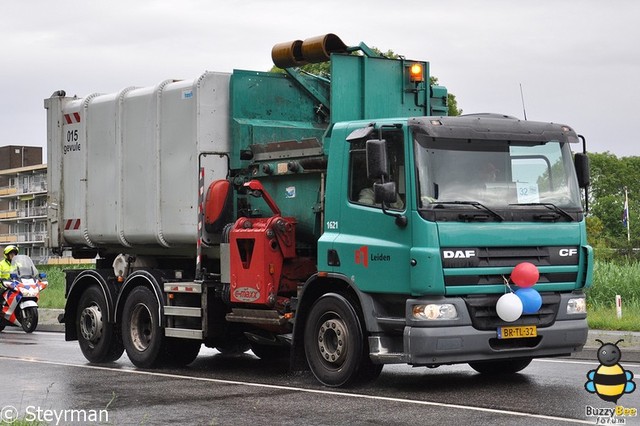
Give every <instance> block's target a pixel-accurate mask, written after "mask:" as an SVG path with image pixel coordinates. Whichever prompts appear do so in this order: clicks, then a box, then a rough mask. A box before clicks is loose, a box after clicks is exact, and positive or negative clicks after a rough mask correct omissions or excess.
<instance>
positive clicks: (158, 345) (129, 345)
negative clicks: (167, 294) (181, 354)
mask: <svg viewBox="0 0 640 426" xmlns="http://www.w3.org/2000/svg"><path fill="white" fill-rule="evenodd" d="M158 309H159V306H158V300H157V299H156V297H155V295H154V293H153V291H152V290H150V289H149V288H147V287H136V288H134V289H133V290H132V291H131V293H129V295H128V296H127V300H126V302H125V304H124V308H123V315H122V343H124V348H125V350H126V351H127V356H128V357H129V359H130V360H131V362H132V363H133V364H134V365H135V366H136V367H141V368H152V367H156V366H157V365H159V364H160V363H161V361H162V357H161V354H162V352H163V344H164V329H163V328H161V327H160V325H159V324H160V321H159V318H158Z"/></svg>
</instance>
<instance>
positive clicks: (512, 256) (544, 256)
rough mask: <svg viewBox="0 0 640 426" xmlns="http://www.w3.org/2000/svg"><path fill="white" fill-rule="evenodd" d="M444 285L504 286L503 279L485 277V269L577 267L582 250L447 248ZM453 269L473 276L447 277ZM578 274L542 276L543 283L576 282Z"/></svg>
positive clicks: (557, 247)
mask: <svg viewBox="0 0 640 426" xmlns="http://www.w3.org/2000/svg"><path fill="white" fill-rule="evenodd" d="M440 253H441V259H442V265H443V267H444V269H445V277H444V282H445V285H448V286H462V285H495V284H503V283H504V279H503V277H502V275H495V271H494V274H493V275H491V274H483V273H482V268H491V267H494V268H507V267H508V268H513V267H515V266H516V265H517V264H519V263H521V262H529V263H532V264H534V265H536V266H577V265H578V262H579V250H578V247H576V246H571V247H568V246H546V247H475V248H474V247H463V248H443V249H442V250H441V252H440ZM451 268H469V274H465V275H447V273H446V270H447V269H451ZM576 279H577V270H576V272H566V271H564V272H547V273H541V274H540V279H539V281H538V282H539V283H560V282H575V281H576Z"/></svg>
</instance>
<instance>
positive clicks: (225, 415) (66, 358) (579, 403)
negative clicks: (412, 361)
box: [0, 329, 640, 425]
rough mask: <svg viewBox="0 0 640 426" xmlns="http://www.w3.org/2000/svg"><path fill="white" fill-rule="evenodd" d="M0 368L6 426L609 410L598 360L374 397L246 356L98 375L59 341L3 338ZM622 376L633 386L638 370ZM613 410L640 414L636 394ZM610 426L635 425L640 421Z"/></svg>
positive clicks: (396, 372) (393, 388)
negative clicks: (591, 386)
mask: <svg viewBox="0 0 640 426" xmlns="http://www.w3.org/2000/svg"><path fill="white" fill-rule="evenodd" d="M0 365H1V366H2V375H1V376H0V380H1V381H2V384H3V386H2V387H3V389H4V390H3V391H2V395H1V396H0V410H2V411H1V412H0V416H2V418H3V420H4V421H5V422H6V421H8V420H11V419H12V418H13V417H14V416H15V415H16V414H17V415H18V417H19V418H21V419H24V420H34V419H35V420H45V422H46V423H47V424H97V423H102V424H115V425H129V424H144V425H155V424H202V425H211V424H214V425H246V424H251V423H256V422H261V423H262V424H269V425H272V424H283V425H340V424H349V425H364V424H366V425H396V424H398V425H400V424H401V425H407V424H420V425H432V424H472V423H473V424H475V425H484V424H487V425H514V424H515V425H532V424H535V425H557V424H581V423H582V424H596V420H597V418H596V417H593V416H587V407H595V408H613V407H615V405H614V404H613V403H609V402H605V401H603V400H601V399H599V398H598V396H597V395H594V394H589V393H588V392H587V391H586V390H585V388H584V385H585V382H586V380H587V379H586V374H587V372H588V371H589V370H592V369H595V368H597V367H598V365H599V364H598V362H597V361H596V360H595V359H594V360H593V361H589V360H575V359H571V360H566V359H548V360H536V361H534V362H533V363H532V364H531V365H530V366H529V367H528V368H527V369H526V370H524V371H523V373H522V374H516V375H513V376H511V377H503V378H495V377H486V376H482V375H479V374H476V373H475V372H474V371H473V370H472V369H471V368H469V367H468V366H466V365H456V366H445V367H439V368H437V369H427V368H411V367H409V366H405V365H392V366H385V368H384V370H383V372H382V374H381V376H380V378H379V379H378V380H377V381H376V382H374V383H373V384H371V385H368V386H366V387H357V388H350V389H337V390H336V389H329V388H325V387H323V386H321V385H319V384H318V383H317V382H316V381H315V379H314V378H313V376H312V375H311V374H310V373H301V374H300V373H298V374H293V373H290V372H289V371H288V369H287V367H286V365H283V364H278V363H266V362H264V361H261V360H259V359H258V358H256V357H255V356H254V355H253V354H252V353H251V352H247V353H245V354H243V355H241V356H236V357H225V356H223V355H221V354H220V353H218V352H217V351H215V350H212V349H203V350H202V351H201V353H200V356H199V357H198V359H197V360H196V361H195V362H194V363H193V364H191V365H190V366H189V367H186V368H182V369H162V370H140V369H136V368H135V367H134V366H133V365H132V364H131V363H130V362H129V360H128V359H127V357H126V355H124V356H123V357H122V358H121V359H120V360H119V361H118V362H117V363H113V364H109V365H101V366H96V365H91V364H88V363H87V361H86V360H85V359H84V357H83V356H82V354H81V352H80V349H79V348H78V346H77V342H65V341H64V337H63V334H61V333H46V332H35V333H33V334H31V335H27V334H24V333H22V332H20V331H17V330H11V329H9V330H5V331H4V332H2V333H0ZM622 366H623V367H624V368H625V369H626V370H628V371H631V372H633V374H634V375H635V376H636V378H635V382H636V384H637V385H640V380H639V377H640V365H639V364H633V363H628V362H627V363H625V362H624V361H623V362H622ZM7 385H12V386H13V388H12V389H11V390H7ZM618 405H620V406H624V407H626V408H635V409H637V410H639V411H640V391H639V390H636V391H635V392H633V393H630V394H625V395H623V396H622V397H620V399H619V401H618ZM94 420H95V421H94ZM605 420H609V419H608V418H605ZM612 420H613V421H620V420H625V421H626V424H628V425H633V424H640V415H636V416H635V417H628V416H627V417H614V418H613V419H612ZM0 423H1V422H0Z"/></svg>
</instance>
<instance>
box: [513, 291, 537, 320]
mask: <svg viewBox="0 0 640 426" xmlns="http://www.w3.org/2000/svg"><path fill="white" fill-rule="evenodd" d="M516 296H518V297H519V298H520V300H521V301H522V313H523V314H535V313H536V312H538V311H539V310H540V308H541V307H542V296H540V293H538V291H537V290H536V289H533V288H531V287H529V288H521V289H520V290H517V291H516Z"/></svg>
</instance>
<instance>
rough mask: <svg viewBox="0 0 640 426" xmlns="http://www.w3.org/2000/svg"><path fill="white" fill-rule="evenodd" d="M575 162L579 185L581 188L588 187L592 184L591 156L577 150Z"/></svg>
mask: <svg viewBox="0 0 640 426" xmlns="http://www.w3.org/2000/svg"><path fill="white" fill-rule="evenodd" d="M573 162H574V165H575V168H576V175H577V176H578V186H580V188H586V187H588V186H589V185H590V184H591V177H590V174H589V157H588V156H587V154H584V153H581V152H577V153H575V155H574V158H573Z"/></svg>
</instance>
